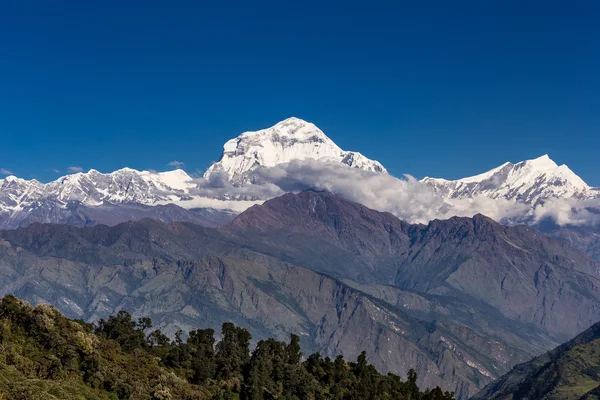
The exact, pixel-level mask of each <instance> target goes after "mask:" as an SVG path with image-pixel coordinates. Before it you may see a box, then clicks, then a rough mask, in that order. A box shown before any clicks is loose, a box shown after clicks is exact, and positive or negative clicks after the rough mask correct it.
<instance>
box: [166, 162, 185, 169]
mask: <svg viewBox="0 0 600 400" xmlns="http://www.w3.org/2000/svg"><path fill="white" fill-rule="evenodd" d="M167 165H168V166H169V167H176V168H181V167H183V166H184V165H185V163H184V162H182V161H177V160H175V161H171V162H170V163H168V164H167Z"/></svg>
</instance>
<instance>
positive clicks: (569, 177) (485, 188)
mask: <svg viewBox="0 0 600 400" xmlns="http://www.w3.org/2000/svg"><path fill="white" fill-rule="evenodd" d="M421 182H423V183H425V184H427V185H429V186H431V187H433V188H434V190H435V191H436V192H437V193H439V194H441V195H442V196H444V197H449V198H458V199H462V198H471V197H475V196H480V195H482V196H486V197H490V198H493V199H497V198H505V199H507V200H516V201H519V202H522V203H526V204H530V205H536V204H539V203H543V202H544V201H545V200H546V199H548V198H552V197H562V198H588V197H593V196H595V195H596V194H595V193H592V191H591V188H590V186H588V185H587V184H586V183H585V182H584V181H583V180H582V179H581V178H580V177H579V176H577V175H576V174H575V173H574V172H573V171H571V170H570V169H569V167H567V166H566V165H560V166H559V165H558V164H556V163H555V162H554V161H553V160H552V159H551V158H550V157H549V156H548V155H543V156H541V157H538V158H535V159H532V160H526V161H521V162H518V163H516V164H513V163H510V162H506V163H504V164H502V165H500V166H499V167H496V168H494V169H492V170H490V171H487V172H484V173H483V174H479V175H475V176H471V177H467V178H462V179H457V180H446V179H439V178H429V177H426V178H423V179H422V180H421Z"/></svg>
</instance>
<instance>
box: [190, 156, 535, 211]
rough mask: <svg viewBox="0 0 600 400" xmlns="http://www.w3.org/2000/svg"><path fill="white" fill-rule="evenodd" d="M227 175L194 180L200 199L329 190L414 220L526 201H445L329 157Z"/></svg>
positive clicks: (410, 180) (511, 207)
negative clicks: (235, 179) (244, 175)
mask: <svg viewBox="0 0 600 400" xmlns="http://www.w3.org/2000/svg"><path fill="white" fill-rule="evenodd" d="M227 178H228V177H227V174H225V173H222V174H218V173H212V174H211V175H210V176H208V177H206V178H200V179H197V180H195V182H196V183H197V184H198V189H197V190H198V191H197V193H195V194H196V195H198V196H201V197H212V198H220V199H228V200H234V199H237V200H246V201H248V200H254V201H257V200H267V199H270V198H273V197H276V196H280V195H282V194H284V193H287V192H300V191H303V190H307V189H315V190H327V191H330V192H332V193H336V194H338V195H340V196H343V197H344V198H346V199H348V200H351V201H354V202H357V203H361V204H364V205H366V206H367V207H370V208H373V209H376V210H379V211H387V212H390V213H392V214H394V215H396V216H397V217H398V218H400V219H403V220H405V221H408V222H412V223H427V222H429V221H431V220H433V219H447V218H450V217H453V216H473V215H475V214H478V213H481V214H485V215H487V216H489V217H491V218H493V219H496V220H499V221H501V220H507V219H513V218H517V217H518V216H521V215H523V214H525V213H527V212H528V210H529V208H528V206H527V205H524V204H520V203H518V202H516V201H511V200H505V199H494V200H492V199H489V198H486V197H483V196H477V197H474V198H470V199H445V198H443V197H442V196H441V195H439V194H438V193H436V192H435V191H434V190H433V188H431V187H430V186H428V185H425V184H423V183H421V182H419V181H418V180H417V179H415V178H414V177H412V176H411V175H404V177H403V178H397V177H394V176H392V175H389V174H382V173H377V172H372V171H366V170H361V169H357V168H351V167H348V166H346V165H341V164H340V163H337V162H333V161H323V160H295V161H291V162H288V163H283V164H279V165H276V166H273V167H258V168H256V169H255V170H253V171H252V172H251V174H250V175H249V179H248V180H249V181H250V182H252V183H249V184H245V185H234V184H232V183H231V182H230V181H229V180H228V179H227Z"/></svg>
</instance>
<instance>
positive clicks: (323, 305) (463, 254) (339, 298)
mask: <svg viewBox="0 0 600 400" xmlns="http://www.w3.org/2000/svg"><path fill="white" fill-rule="evenodd" d="M0 250H1V253H2V257H1V258H0V287H1V288H2V289H1V291H0V292H1V293H0V295H3V294H6V293H13V294H15V295H17V296H18V297H20V298H23V299H26V300H28V301H30V302H32V303H36V304H37V303H40V302H41V303H51V304H54V305H55V306H56V307H58V309H59V310H60V311H61V312H63V313H65V314H66V315H68V316H71V317H74V318H83V319H85V320H88V321H94V320H97V319H98V318H102V317H106V316H107V315H109V314H113V313H114V312H115V311H116V310H119V309H126V310H130V311H131V312H133V313H134V315H147V316H150V317H151V318H152V319H153V321H155V323H156V326H158V327H160V328H161V329H162V330H163V331H164V332H166V333H169V334H171V335H172V334H173V333H174V332H175V331H176V330H177V329H183V330H184V331H187V330H188V329H191V328H192V327H195V326H209V327H218V326H219V325H220V324H221V323H222V322H224V321H234V322H235V323H236V324H238V325H240V326H244V327H247V328H248V329H250V330H251V332H252V334H253V336H254V337H256V338H258V339H260V338H263V337H267V336H274V337H279V338H283V337H285V336H287V334H288V333H289V332H290V331H292V330H293V331H296V332H300V333H301V334H302V340H303V346H305V347H306V348H308V349H311V350H318V351H321V352H322V353H324V354H327V355H335V354H340V353H341V354H344V355H345V356H347V357H354V356H355V355H357V351H359V350H362V349H364V350H366V351H367V353H368V354H369V355H370V361H371V362H372V363H373V364H374V365H376V366H377V367H378V368H380V369H381V370H383V371H385V370H390V371H394V372H397V373H400V374H401V375H403V376H405V375H406V373H407V369H408V368H409V367H411V366H418V368H417V373H418V374H419V376H420V383H421V384H422V385H423V386H424V387H434V386H436V385H440V386H441V387H443V388H444V389H450V390H454V391H456V393H457V394H458V396H459V398H461V399H465V398H467V397H468V396H469V395H472V394H474V393H476V392H477V391H478V390H480V389H482V388H483V387H484V386H485V385H486V384H487V383H489V382H491V381H492V379H494V378H497V377H500V376H501V375H502V374H503V373H505V372H507V371H508V370H509V369H510V368H511V367H512V366H513V365H515V364H517V363H520V362H524V361H527V360H528V359H530V358H531V357H534V356H536V355H538V354H540V353H542V352H543V351H545V350H548V349H550V348H552V347H554V346H556V345H557V344H558V343H560V342H562V341H564V340H565V339H567V338H570V337H572V336H573V335H575V334H576V333H577V332H579V331H581V330H583V329H584V328H586V327H587V326H589V325H591V324H592V323H593V322H595V321H597V320H598V319H600V290H599V288H600V279H599V278H598V277H597V276H598V273H597V271H598V270H599V268H600V265H599V264H598V263H596V262H595V261H593V260H592V259H591V258H589V257H587V256H585V255H584V254H582V253H580V252H578V251H576V250H575V249H572V248H571V247H569V246H567V245H565V244H564V243H562V242H560V241H556V240H553V239H550V238H548V237H546V236H544V235H542V234H540V233H538V232H536V231H535V230H532V229H530V228H527V227H525V226H516V227H507V226H503V225H500V224H498V223H496V222H494V221H493V220H491V219H489V218H487V217H484V216H481V215H477V216H475V217H473V218H458V217H457V218H452V219H450V220H444V221H440V220H436V221H432V222H431V223H429V224H428V225H421V224H408V223H405V222H403V221H401V220H399V219H397V218H396V217H394V216H393V215H392V214H389V213H381V212H378V211H375V210H372V209H369V208H367V207H364V206H362V205H360V204H357V203H353V202H350V201H347V200H344V199H343V198H341V197H339V196H337V195H334V194H331V193H328V192H315V191H305V192H302V193H299V194H286V195H284V196H281V197H278V198H275V199H272V200H269V201H267V202H265V203H264V204H263V205H255V206H253V207H251V208H250V209H248V210H246V211H245V212H243V213H242V214H241V215H239V216H238V217H237V218H236V219H235V220H234V221H233V222H231V223H229V224H228V225H226V226H224V227H222V228H218V229H214V228H206V227H202V226H199V225H196V224H190V223H182V222H178V223H170V224H165V223H162V222H159V221H154V220H150V219H143V220H141V221H138V222H127V223H122V224H119V225H116V226H114V227H108V226H105V225H99V226H94V227H83V228H78V227H72V226H68V225H51V224H38V223H36V224H32V225H30V226H28V227H27V228H20V229H15V230H7V231H2V233H1V234H0Z"/></svg>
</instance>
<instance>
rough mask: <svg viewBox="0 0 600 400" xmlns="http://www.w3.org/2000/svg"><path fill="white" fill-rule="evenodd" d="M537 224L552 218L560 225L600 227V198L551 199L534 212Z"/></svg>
mask: <svg viewBox="0 0 600 400" xmlns="http://www.w3.org/2000/svg"><path fill="white" fill-rule="evenodd" d="M533 217H534V221H535V222H540V221H542V220H544V219H546V218H551V219H552V220H553V221H554V222H556V223H557V224H558V225H561V226H563V225H600V198H597V199H587V200H579V199H549V200H547V201H546V202H545V203H544V204H542V205H538V206H537V207H535V209H534V210H533Z"/></svg>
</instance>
